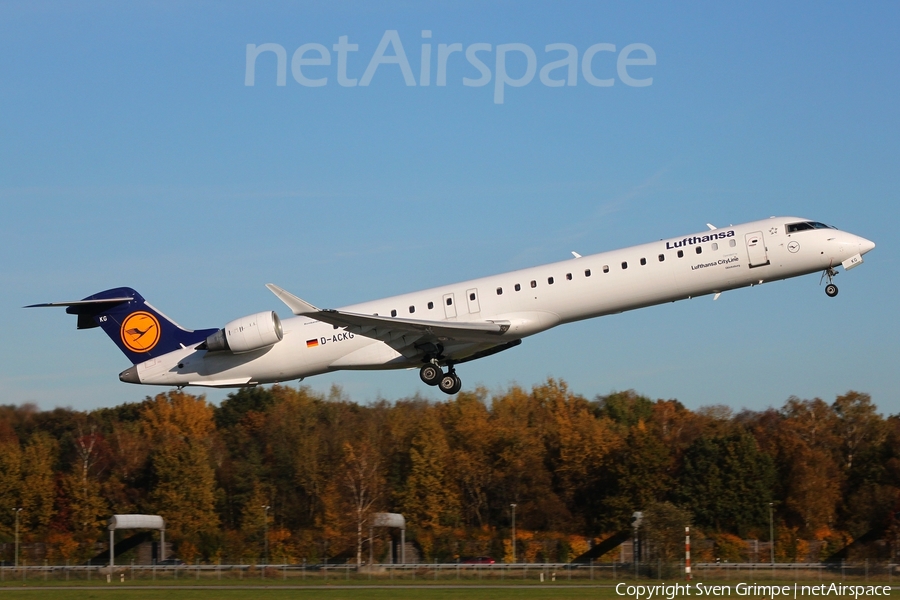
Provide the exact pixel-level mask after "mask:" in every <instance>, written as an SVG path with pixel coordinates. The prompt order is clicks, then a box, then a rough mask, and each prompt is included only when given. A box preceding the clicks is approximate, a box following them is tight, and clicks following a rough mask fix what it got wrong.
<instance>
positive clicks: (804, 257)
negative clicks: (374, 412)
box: [26, 217, 875, 394]
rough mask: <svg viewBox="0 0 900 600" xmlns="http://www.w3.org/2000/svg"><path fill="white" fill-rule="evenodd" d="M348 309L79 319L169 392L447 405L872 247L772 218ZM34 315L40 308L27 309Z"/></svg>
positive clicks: (120, 312)
mask: <svg viewBox="0 0 900 600" xmlns="http://www.w3.org/2000/svg"><path fill="white" fill-rule="evenodd" d="M707 227H708V228H709V229H708V230H707V231H704V232H702V233H695V234H691V235H687V236H683V237H678V238H672V239H667V240H660V241H658V242H651V243H649V244H643V245H640V246H632V247H630V248H624V249H622V250H614V251H611V252H603V253H601V254H594V255H592V256H584V257H582V256H580V255H578V254H577V253H574V252H573V255H574V256H575V258H573V259H569V260H565V261H562V262H557V263H553V264H549V265H543V266H539V267H532V268H529V269H522V270H520V271H513V272H511V273H503V274H502V275H494V276H492V277H483V278H481V279H473V280H471V281H464V282H461V283H456V284H451V285H446V286H441V287H436V288H432V289H428V290H424V291H421V292H413V293H410V294H404V295H401V296H393V297H391V298H385V299H383V300H373V301H371V302H364V303H362V304H355V305H352V306H346V307H344V308H339V309H320V308H316V307H315V306H313V305H312V304H309V303H308V302H305V301H304V300H301V299H300V298H298V297H297V296H294V295H293V294H291V293H290V292H287V291H285V290H284V289H282V288H280V287H278V286H277V285H273V284H268V286H267V287H268V288H269V289H270V290H271V291H272V293H274V294H275V295H276V296H277V297H278V298H279V299H280V300H281V301H282V302H284V303H285V304H286V305H287V306H288V308H290V309H291V311H292V312H293V313H294V315H296V316H295V317H291V318H289V319H285V320H283V321H282V320H280V319H279V318H278V315H277V314H275V312H273V311H265V312H260V313H257V314H255V315H249V316H246V317H242V318H240V319H235V320H234V321H231V322H230V323H228V324H227V325H225V327H223V328H222V329H201V330H197V331H191V330H188V329H184V328H182V327H180V326H178V325H177V324H175V323H174V322H172V321H171V320H169V319H168V318H167V317H166V316H164V315H163V314H162V313H160V312H159V311H158V310H156V309H155V308H153V306H151V305H150V304H149V303H148V302H146V301H145V300H144V299H143V298H142V297H141V295H140V294H138V293H137V292H136V291H135V290H133V289H131V288H115V289H111V290H106V291H103V292H99V293H97V294H94V295H93V296H88V297H87V298H85V299H83V300H77V301H73V302H52V303H49V304H35V305H32V306H65V307H67V308H66V312H67V313H69V314H74V315H76V316H77V317H78V328H79V329H88V328H92V327H101V328H102V329H103V330H104V331H105V332H106V334H107V335H108V336H109V337H110V338H112V340H113V341H114V342H115V343H116V345H118V346H119V349H121V350H122V352H124V353H125V355H126V356H127V357H128V358H129V359H130V360H131V362H132V363H133V366H131V367H129V368H128V369H126V370H124V371H122V373H120V374H119V379H120V380H122V381H124V382H127V383H142V384H152V385H168V386H178V387H183V386H188V385H194V386H209V387H241V386H252V385H257V384H262V383H275V382H280V381H289V380H293V379H303V378H304V377H309V376H312V375H318V374H321V373H328V372H330V371H337V370H341V369H408V368H418V369H419V376H420V377H421V379H422V381H423V382H425V383H426V384H428V385H435V386H438V388H440V389H441V391H443V392H445V393H447V394H455V393H457V392H458V391H459V390H460V388H461V387H462V382H461V381H460V378H459V377H458V376H457V374H456V366H457V365H459V364H461V363H465V362H468V361H470V360H475V359H478V358H483V357H485V356H490V355H491V354H496V353H497V352H502V351H503V350H507V349H509V348H512V347H514V346H517V345H519V344H520V343H521V342H522V339H523V338H525V337H528V336H530V335H533V334H535V333H539V332H541V331H545V330H547V329H550V328H551V327H556V326H557V325H562V324H563V323H571V322H573V321H580V320H582V319H590V318H593V317H600V316H603V315H610V314H615V313H620V312H623V311H626V310H633V309H635V308H643V307H645V306H652V305H654V304H661V303H663V302H673V301H675V300H684V299H687V298H692V297H695V296H702V295H706V294H715V297H716V298H718V295H719V294H721V293H722V292H724V291H726V290H731V289H735V288H741V287H748V286H753V285H759V284H762V283H766V282H768V281H776V280H780V279H787V278H789V277H797V276H799V275H807V274H809V273H815V272H818V271H821V272H822V277H821V279H820V281H819V283H820V284H821V282H822V281H823V280H824V279H826V278H827V280H828V285H827V286H826V287H825V293H826V294H827V295H828V296H831V297H833V296H836V295H837V293H838V289H837V287H836V286H835V285H834V283H833V281H832V280H833V278H834V276H835V275H836V274H837V271H836V270H835V269H836V267H837V266H838V265H842V266H843V267H844V269H845V270H849V269H852V268H854V267H856V266H858V265H860V264H862V262H863V259H862V255H863V254H865V253H866V252H868V251H870V250H871V249H872V248H874V247H875V244H874V243H872V242H870V241H869V240H867V239H864V238H861V237H859V236H856V235H853V234H851V233H846V232H843V231H838V230H837V229H835V228H834V227H830V226H828V225H824V224H822V223H819V222H817V221H810V220H807V219H800V218H794V217H777V218H776V217H772V218H771V219H766V220H763V221H754V222H751V223H745V224H742V225H734V226H730V227H724V228H721V229H717V228H716V227H714V226H712V225H707ZM26 308H30V307H26Z"/></svg>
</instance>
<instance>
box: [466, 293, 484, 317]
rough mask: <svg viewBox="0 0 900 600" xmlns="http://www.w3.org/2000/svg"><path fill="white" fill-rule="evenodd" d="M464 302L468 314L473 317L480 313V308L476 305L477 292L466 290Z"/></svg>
mask: <svg viewBox="0 0 900 600" xmlns="http://www.w3.org/2000/svg"><path fill="white" fill-rule="evenodd" d="M466 302H468V303H469V314H470V315H474V314H477V313H480V312H481V306H480V305H479V304H478V290H476V289H471V290H466Z"/></svg>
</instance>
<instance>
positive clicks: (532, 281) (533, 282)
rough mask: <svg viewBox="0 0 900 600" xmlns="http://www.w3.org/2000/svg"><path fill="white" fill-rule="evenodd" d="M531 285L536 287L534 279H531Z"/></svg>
mask: <svg viewBox="0 0 900 600" xmlns="http://www.w3.org/2000/svg"><path fill="white" fill-rule="evenodd" d="M531 287H533V288H536V287H537V281H535V280H534V279H532V280H531Z"/></svg>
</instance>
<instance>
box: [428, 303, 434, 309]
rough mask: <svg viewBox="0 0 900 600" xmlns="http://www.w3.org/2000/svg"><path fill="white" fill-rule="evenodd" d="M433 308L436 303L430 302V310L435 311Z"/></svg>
mask: <svg viewBox="0 0 900 600" xmlns="http://www.w3.org/2000/svg"><path fill="white" fill-rule="evenodd" d="M433 308H434V302H429V303H428V310H431V309H433Z"/></svg>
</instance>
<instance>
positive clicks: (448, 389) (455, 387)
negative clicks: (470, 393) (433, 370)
mask: <svg viewBox="0 0 900 600" xmlns="http://www.w3.org/2000/svg"><path fill="white" fill-rule="evenodd" d="M438 386H439V387H440V388H441V391H442V392H444V393H445V394H449V395H453V394H456V393H457V392H459V390H461V389H462V381H461V380H460V378H459V377H457V376H456V373H447V374H446V375H444V376H443V377H441V382H440V383H439V384H438Z"/></svg>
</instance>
